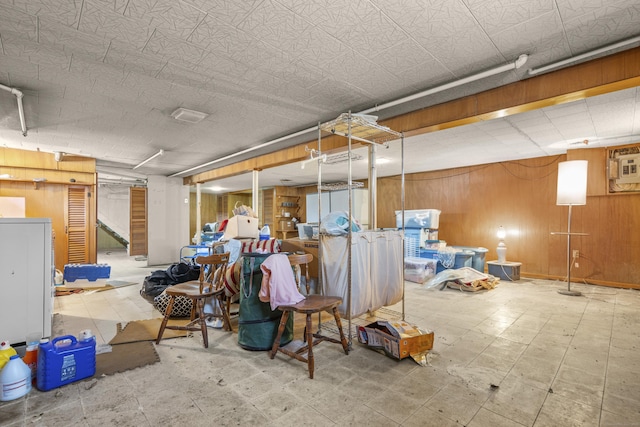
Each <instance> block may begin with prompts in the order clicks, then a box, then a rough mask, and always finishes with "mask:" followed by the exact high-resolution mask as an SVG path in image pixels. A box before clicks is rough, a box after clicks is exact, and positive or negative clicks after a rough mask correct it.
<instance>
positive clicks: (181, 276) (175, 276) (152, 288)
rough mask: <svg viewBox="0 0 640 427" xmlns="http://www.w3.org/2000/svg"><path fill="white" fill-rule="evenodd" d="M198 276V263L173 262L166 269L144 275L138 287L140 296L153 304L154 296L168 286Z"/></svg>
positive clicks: (196, 278)
mask: <svg viewBox="0 0 640 427" xmlns="http://www.w3.org/2000/svg"><path fill="white" fill-rule="evenodd" d="M199 277H200V266H199V265H195V264H191V265H190V264H186V263H184V262H181V263H178V264H173V265H171V266H170V267H169V268H167V269H166V270H156V271H154V272H153V273H151V275H149V276H147V277H145V278H144V282H143V283H142V289H140V296H142V298H144V299H146V300H147V301H149V302H150V303H151V304H153V303H154V301H153V300H154V298H155V297H157V296H158V295H160V294H161V293H162V291H164V290H165V289H166V288H168V287H169V286H173V285H175V284H177V283H183V282H188V281H190V280H198V278H199Z"/></svg>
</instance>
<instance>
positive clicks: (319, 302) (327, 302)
mask: <svg viewBox="0 0 640 427" xmlns="http://www.w3.org/2000/svg"><path fill="white" fill-rule="evenodd" d="M312 259H313V255H311V254H305V255H290V256H289V262H290V263H291V265H292V266H295V265H299V266H301V267H302V266H304V267H305V277H306V279H307V293H308V291H309V269H308V264H309V263H310V262H311V260H312ZM296 278H297V275H296ZM296 281H297V280H296ZM298 286H300V283H298ZM340 304H342V298H340V297H335V296H324V295H307V297H306V298H305V299H304V300H302V301H300V302H299V303H296V304H291V305H281V306H278V310H281V311H282V317H281V318H280V325H279V326H278V334H277V336H276V339H275V340H274V341H273V347H272V348H271V351H270V352H269V357H270V358H271V359H273V358H274V357H275V355H276V353H278V351H279V352H281V353H284V354H286V355H287V356H290V357H293V358H294V359H297V360H299V361H301V362H305V363H306V364H307V367H308V369H309V378H311V379H313V371H314V365H315V363H314V358H313V346H314V345H317V344H319V343H321V342H322V341H329V342H333V343H336V344H342V349H343V350H344V353H345V354H349V345H348V344H347V339H346V338H345V335H344V332H343V331H342V323H341V322H340V314H339V313H338V306H339V305H340ZM323 311H327V312H329V313H332V314H333V318H334V319H335V321H336V326H337V327H338V331H339V332H340V340H337V339H335V338H331V337H327V336H325V335H321V334H320V333H319V332H317V333H313V332H312V331H313V325H312V319H311V316H312V315H313V314H314V313H321V312H323ZM292 312H296V313H304V314H305V315H306V325H305V330H304V342H306V345H304V346H303V347H300V348H299V349H298V350H296V351H295V352H294V351H290V350H288V349H286V348H281V347H280V338H281V337H282V333H283V332H284V328H285V325H286V323H287V319H288V318H289V316H290V315H291V313H292ZM305 352H306V353H307V355H306V356H305V355H304V353H305Z"/></svg>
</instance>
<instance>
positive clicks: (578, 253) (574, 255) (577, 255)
mask: <svg viewBox="0 0 640 427" xmlns="http://www.w3.org/2000/svg"><path fill="white" fill-rule="evenodd" d="M573 257H574V258H576V259H577V258H580V251H579V250H577V249H574V250H573Z"/></svg>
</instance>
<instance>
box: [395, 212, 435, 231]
mask: <svg viewBox="0 0 640 427" xmlns="http://www.w3.org/2000/svg"><path fill="white" fill-rule="evenodd" d="M439 223H440V211H439V210H438V209H417V210H410V211H404V227H403V226H402V211H396V227H397V228H431V229H438V225H439Z"/></svg>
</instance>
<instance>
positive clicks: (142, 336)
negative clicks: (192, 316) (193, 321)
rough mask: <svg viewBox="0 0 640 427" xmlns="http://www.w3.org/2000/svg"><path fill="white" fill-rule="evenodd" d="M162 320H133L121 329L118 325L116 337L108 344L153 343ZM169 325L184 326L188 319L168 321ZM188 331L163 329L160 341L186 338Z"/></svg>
mask: <svg viewBox="0 0 640 427" xmlns="http://www.w3.org/2000/svg"><path fill="white" fill-rule="evenodd" d="M161 322H162V319H160V318H158V319H147V320H134V321H131V322H129V323H127V325H126V326H125V327H124V328H123V327H122V324H120V323H118V331H117V332H116V336H115V337H113V338H112V339H111V341H109V344H111V345H115V344H124V343H130V342H139V341H155V339H156V337H157V336H158V331H159V330H160V323H161ZM169 322H170V323H169V324H173V325H181V326H182V325H186V324H187V323H189V319H188V318H187V319H169ZM188 333H189V331H176V330H173V329H165V331H164V334H163V335H162V339H163V340H165V339H168V338H178V337H186V336H187V334H188Z"/></svg>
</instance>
